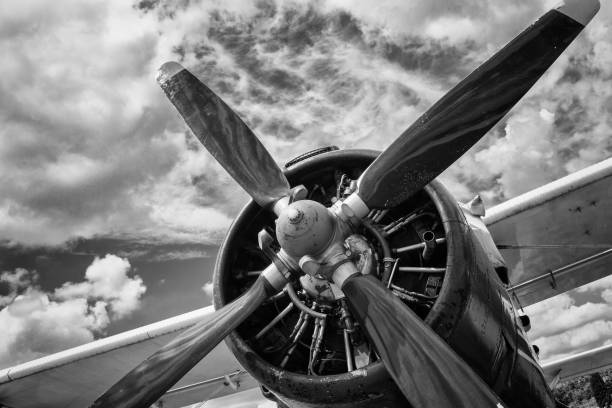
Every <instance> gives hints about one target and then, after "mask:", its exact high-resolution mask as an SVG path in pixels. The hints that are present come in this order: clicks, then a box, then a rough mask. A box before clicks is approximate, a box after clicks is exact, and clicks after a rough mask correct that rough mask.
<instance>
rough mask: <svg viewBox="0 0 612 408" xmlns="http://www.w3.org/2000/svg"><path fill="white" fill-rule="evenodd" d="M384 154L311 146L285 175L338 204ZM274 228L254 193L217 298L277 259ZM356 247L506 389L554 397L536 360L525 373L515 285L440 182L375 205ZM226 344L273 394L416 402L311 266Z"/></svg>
mask: <svg viewBox="0 0 612 408" xmlns="http://www.w3.org/2000/svg"><path fill="white" fill-rule="evenodd" d="M377 155H378V152H375V151H368V150H336V151H328V152H324V153H321V154H318V155H314V156H312V155H306V157H305V158H304V159H303V160H300V161H294V162H293V163H292V165H291V166H290V167H289V168H288V169H287V171H286V175H287V178H288V180H289V182H290V183H291V185H292V186H296V185H300V184H301V185H304V186H305V187H306V188H307V190H308V192H309V195H308V198H309V199H311V200H314V201H318V202H320V203H322V204H323V205H324V206H326V207H329V206H330V205H331V204H332V203H333V202H334V201H335V200H342V199H343V197H345V196H346V195H348V194H350V192H351V189H354V186H355V184H354V183H355V182H356V180H357V179H358V178H359V175H360V174H361V172H362V171H363V170H364V169H365V168H366V167H367V166H368V165H369V164H370V163H371V162H372V161H373V160H374V158H376V156H377ZM274 226H275V220H274V218H273V215H271V213H270V212H269V211H266V210H263V209H262V208H260V207H259V206H258V205H257V204H256V203H254V202H253V201H251V202H249V203H248V204H247V205H246V206H245V207H244V209H243V210H242V211H241V213H240V214H239V215H238V217H237V218H236V220H235V221H234V223H233V225H232V227H231V228H230V230H229V232H228V234H227V237H226V238H225V241H224V243H223V245H222V247H221V249H220V252H219V256H218V258H217V264H216V267H215V273H214V278H213V284H214V303H215V306H216V307H217V308H219V307H221V306H223V305H225V304H226V303H228V302H230V301H232V300H233V299H235V298H236V297H238V296H239V295H240V294H241V293H242V292H244V291H245V290H246V289H247V288H248V287H249V286H250V284H252V282H253V281H254V280H255V279H256V278H257V275H258V273H259V272H260V271H261V270H262V269H263V268H264V267H265V266H266V265H268V264H269V262H270V259H269V258H268V257H267V256H266V252H268V253H269V252H270V251H274V250H278V242H277V241H276V239H275V238H274ZM262 247H263V248H262ZM262 249H263V250H262ZM346 250H347V254H350V256H351V257H353V258H354V260H355V261H356V263H357V265H358V266H359V267H360V269H361V272H362V273H370V274H373V275H375V276H376V277H378V278H379V279H381V280H382V281H383V283H385V284H387V285H388V287H389V288H390V289H391V291H392V293H393V294H394V295H395V296H398V297H400V298H401V299H402V300H403V301H404V303H406V304H407V305H408V306H409V307H411V308H412V309H413V310H414V311H415V312H416V313H417V314H418V315H419V316H420V317H421V318H423V319H424V321H425V322H426V323H427V324H429V325H430V326H431V327H432V328H433V330H435V331H436V332H437V333H438V334H439V335H440V336H441V337H442V338H443V339H445V340H446V341H447V342H448V343H449V344H450V345H451V346H452V347H453V348H454V349H455V350H456V351H457V352H458V354H459V355H460V356H462V357H463V358H464V359H465V360H466V361H467V362H468V364H470V366H471V367H472V368H473V369H474V370H475V371H476V372H477V373H478V374H479V375H480V376H481V377H482V378H483V379H484V380H485V381H486V382H487V383H488V384H489V385H490V386H491V387H493V389H494V390H495V391H496V392H497V393H498V394H499V395H500V397H502V399H504V400H505V401H507V400H508V399H513V398H515V397H513V396H512V395H511V393H510V391H509V387H508V382H509V381H510V379H512V380H514V381H515V382H516V381H518V382H519V384H520V383H524V386H525V387H526V388H527V389H530V390H531V391H530V396H529V398H531V400H532V401H533V402H534V403H535V404H536V405H533V406H544V405H543V404H541V402H542V401H546V400H547V396H546V395H539V394H541V391H540V392H539V391H537V387H536V386H535V384H534V383H533V381H534V380H533V378H532V377H533V376H532V375H531V374H525V373H526V372H529V371H530V369H529V367H525V368H524V370H523V371H525V373H523V374H520V373H519V374H520V375H518V376H517V370H516V367H517V360H516V355H517V350H518V348H520V347H521V345H520V344H519V341H518V337H517V325H516V320H515V317H514V311H513V310H512V307H513V306H512V303H511V302H510V300H509V299H508V295H507V292H506V291H505V289H504V287H503V284H502V283H501V281H500V280H499V278H498V277H497V275H496V273H495V270H494V268H493V266H492V265H491V264H490V262H489V261H488V258H487V256H486V254H485V253H484V252H483V250H482V248H481V247H480V245H478V242H477V240H475V239H474V238H473V236H472V234H471V231H470V228H469V226H468V224H467V222H466V220H465V217H464V215H463V213H462V211H461V209H460V208H459V207H458V205H457V203H456V201H455V200H454V198H453V197H452V196H451V195H450V193H448V191H447V190H446V189H445V188H444V187H443V186H442V185H441V184H440V183H439V182H437V181H434V182H431V183H430V184H429V185H428V186H427V187H425V188H424V189H423V190H422V191H421V192H419V193H418V194H416V195H414V196H413V197H411V198H410V199H409V200H407V201H406V202H404V203H402V204H401V205H399V206H397V207H395V208H393V209H391V210H389V211H382V212H381V211H373V212H372V213H371V214H370V215H369V216H368V219H367V222H365V223H364V225H363V226H362V227H361V230H359V231H358V234H357V235H355V236H354V238H353V240H352V241H351V242H348V240H347V242H346ZM409 329H410V328H409V327H407V328H406V330H409ZM226 342H227V344H228V346H229V348H230V350H232V352H233V353H234V354H235V355H236V358H237V359H238V361H239V362H240V363H241V364H242V365H243V367H244V368H245V369H246V370H247V371H249V373H250V374H251V375H252V376H253V377H254V378H255V379H256V380H258V381H259V382H260V383H261V384H262V390H263V391H264V395H266V396H268V397H269V398H271V399H273V400H275V401H277V402H278V403H279V405H280V406H283V405H288V406H290V407H318V406H331V407H345V406H346V407H348V406H350V407H372V406H376V407H405V406H408V404H407V401H406V400H405V398H404V397H403V395H402V393H401V392H400V390H399V389H398V388H397V386H396V385H395V383H394V382H393V380H392V379H391V378H390V376H389V375H388V373H387V371H386V370H385V368H384V366H383V364H382V362H381V361H380V359H378V357H377V355H376V350H374V348H373V347H372V346H371V345H370V344H369V342H368V339H367V338H366V336H365V335H364V333H363V332H361V330H360V328H359V326H358V324H357V323H356V322H354V321H353V320H352V319H351V317H350V309H348V307H347V305H346V303H345V302H344V301H343V299H342V293H341V291H339V290H338V288H335V287H334V285H333V284H331V285H330V284H329V283H328V282H326V281H324V280H318V279H316V278H312V277H310V276H307V275H306V276H303V277H301V278H300V279H296V280H295V281H294V282H292V284H290V287H288V288H286V290H285V291H283V292H282V293H281V294H280V295H277V296H275V297H274V298H272V299H271V300H269V301H268V302H266V303H265V304H264V305H262V306H261V307H260V308H259V309H258V310H257V311H256V312H255V313H254V314H253V315H252V316H251V317H250V318H249V319H248V320H247V321H246V322H245V323H243V324H242V325H241V326H239V328H238V329H237V330H236V331H234V332H233V333H232V334H230V335H229V336H228V337H227V338H226ZM407 358H409V356H407ZM519 371H520V370H519ZM416 375H418V374H416ZM538 385H539V384H538ZM543 389H544V390H545V389H546V387H545V386H544V388H543ZM505 394H508V395H505ZM521 400H522V398H521ZM537 404H540V405H537ZM521 406H526V407H527V406H532V405H531V404H527V405H521Z"/></svg>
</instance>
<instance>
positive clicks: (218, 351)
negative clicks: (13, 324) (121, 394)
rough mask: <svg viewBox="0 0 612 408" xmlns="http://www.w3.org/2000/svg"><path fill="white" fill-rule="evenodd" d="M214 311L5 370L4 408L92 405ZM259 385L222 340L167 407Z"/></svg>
mask: <svg viewBox="0 0 612 408" xmlns="http://www.w3.org/2000/svg"><path fill="white" fill-rule="evenodd" d="M213 311H214V309H213V307H212V306H210V307H206V308H203V309H198V310H195V311H193V312H189V313H185V314H182V315H178V316H175V317H172V318H170V319H166V320H162V321H160V322H157V323H153V324H150V325H147V326H142V327H139V328H137V329H134V330H130V331H127V332H124V333H120V334H117V335H115V336H111V337H107V338H104V339H100V340H97V341H94V342H91V343H88V344H84V345H82V346H78V347H75V348H72V349H69V350H65V351H62V352H59V353H56V354H52V355H49V356H46V357H43V358H40V359H38V360H33V361H30V362H27V363H24V364H20V365H17V366H14V367H11V368H7V369H4V370H0V406H2V407H3V406H6V407H9V408H29V407H32V408H34V407H43V406H44V407H50V408H54V407H58V408H59V407H61V408H72V407H74V408H83V407H87V406H89V405H90V404H91V403H93V401H94V400H95V399H96V398H97V397H98V396H100V395H101V394H102V393H103V392H104V391H106V389H108V388H109V387H110V386H111V385H112V384H114V383H115V382H116V381H117V380H119V379H120V378H121V377H123V375H125V374H126V373H127V372H128V371H129V370H131V369H132V368H134V367H135V366H136V365H138V364H139V363H140V362H141V361H142V360H144V359H145V358H147V357H148V356H149V355H150V354H152V353H153V352H154V351H156V350H157V349H158V348H160V347H161V346H163V345H164V344H166V343H168V342H169V341H170V340H171V339H172V338H173V337H174V336H175V335H177V334H178V333H179V332H180V331H181V330H183V329H185V328H187V327H189V326H191V325H193V324H194V323H196V322H199V321H201V320H204V319H207V318H209V316H210V315H211V314H212V312H213ZM256 386H258V384H257V382H256V381H255V380H254V379H253V378H252V377H251V376H250V375H249V374H248V373H246V372H245V371H244V370H243V369H242V367H241V366H240V365H239V364H238V361H237V360H236V359H235V358H234V356H233V354H232V353H231V352H230V351H229V350H228V348H227V346H226V345H225V343H224V342H221V344H219V345H218V346H217V347H216V348H215V349H214V350H213V351H212V352H211V353H210V354H209V355H208V356H207V357H206V358H204V359H203V360H202V361H201V362H200V363H199V364H198V365H196V366H195V367H194V368H193V369H192V370H191V371H190V372H189V373H187V375H186V376H185V377H183V378H182V379H181V380H180V381H179V382H178V383H177V384H176V385H175V386H174V388H172V389H171V390H169V391H168V392H167V393H166V394H165V395H164V396H163V397H162V401H163V405H162V406H163V407H164V408H174V407H184V406H186V405H189V404H193V403H196V402H200V401H203V400H210V399H214V398H218V397H222V396H225V395H228V394H232V393H235V392H239V391H243V390H247V389H250V388H253V387H256Z"/></svg>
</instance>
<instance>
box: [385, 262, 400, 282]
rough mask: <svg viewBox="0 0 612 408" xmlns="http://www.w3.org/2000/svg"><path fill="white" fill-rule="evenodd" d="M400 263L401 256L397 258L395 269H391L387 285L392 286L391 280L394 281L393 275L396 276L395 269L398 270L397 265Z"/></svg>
mask: <svg viewBox="0 0 612 408" xmlns="http://www.w3.org/2000/svg"><path fill="white" fill-rule="evenodd" d="M398 265H399V258H397V259H396V260H395V263H394V264H393V269H392V270H391V275H389V281H388V282H387V287H388V288H389V287H391V282H393V277H394V276H395V271H397V266H398Z"/></svg>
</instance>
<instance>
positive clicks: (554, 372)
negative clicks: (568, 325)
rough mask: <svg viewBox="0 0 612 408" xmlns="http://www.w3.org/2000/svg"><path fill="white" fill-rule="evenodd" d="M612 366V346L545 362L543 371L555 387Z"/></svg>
mask: <svg viewBox="0 0 612 408" xmlns="http://www.w3.org/2000/svg"><path fill="white" fill-rule="evenodd" d="M610 366H612V344H608V345H605V346H602V347H598V348H595V349H593V350H588V351H584V352H582V353H578V354H574V355H573V356H569V357H564V358H560V359H558V360H554V361H545V362H544V363H543V364H542V370H543V371H544V376H545V377H546V380H547V381H548V383H549V384H550V385H551V387H554V386H555V385H556V384H557V383H558V382H559V381H564V380H568V379H570V378H574V377H579V376H582V375H587V374H593V373H598V372H600V371H603V370H605V369H606V368H609V367H610Z"/></svg>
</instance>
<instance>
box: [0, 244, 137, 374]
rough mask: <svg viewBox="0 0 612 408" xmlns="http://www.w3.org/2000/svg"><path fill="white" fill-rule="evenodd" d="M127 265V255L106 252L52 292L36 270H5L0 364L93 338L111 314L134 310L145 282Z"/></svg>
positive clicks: (1, 277)
mask: <svg viewBox="0 0 612 408" xmlns="http://www.w3.org/2000/svg"><path fill="white" fill-rule="evenodd" d="M129 271H130V264H129V262H128V261H127V260H126V259H121V258H119V257H117V256H115V255H106V256H105V257H104V258H96V259H95V260H94V261H93V262H92V264H91V265H90V266H89V267H88V268H87V270H86V272H85V281H83V282H77V283H66V284H64V285H63V286H62V287H60V288H57V289H56V290H55V291H53V292H46V291H43V290H42V289H41V288H40V287H39V286H38V285H37V284H36V283H35V282H36V280H37V274H36V272H35V271H27V270H25V269H21V268H19V269H16V270H15V271H13V272H3V273H2V274H1V275H0V283H8V286H7V287H6V288H5V289H6V290H5V292H6V293H7V294H6V295H2V296H0V300H1V301H2V302H3V303H2V304H0V307H1V306H4V308H2V309H0V327H2V330H3V335H2V336H1V337H0V367H7V366H10V365H12V364H16V363H19V362H23V361H27V360H31V359H34V358H37V357H41V356H43V355H45V354H50V353H54V352H57V351H59V350H63V349H66V348H69V347H73V346H77V345H79V344H83V343H86V342H89V341H92V340H94V338H95V336H96V335H98V334H102V333H103V332H104V329H106V328H107V327H108V325H109V324H110V323H111V321H112V320H113V319H119V318H122V317H125V316H127V315H129V314H130V313H132V312H134V311H135V310H136V309H137V308H138V307H139V305H140V298H141V297H142V295H143V294H144V292H145V290H146V287H145V286H144V284H143V283H142V279H141V278H140V277H138V276H134V277H129V276H128V273H129ZM0 293H1V292H0ZM5 299H10V301H9V302H5V301H4V300H5Z"/></svg>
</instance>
